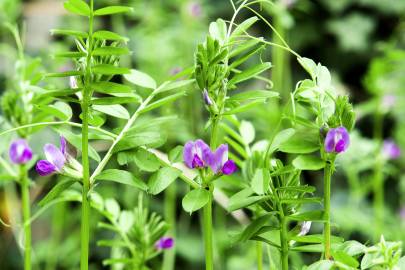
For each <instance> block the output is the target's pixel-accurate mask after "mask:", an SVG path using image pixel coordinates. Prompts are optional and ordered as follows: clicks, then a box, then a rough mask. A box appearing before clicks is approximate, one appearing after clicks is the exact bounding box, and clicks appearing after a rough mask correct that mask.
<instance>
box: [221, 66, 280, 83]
mask: <svg viewBox="0 0 405 270" xmlns="http://www.w3.org/2000/svg"><path fill="white" fill-rule="evenodd" d="M271 67H272V65H271V63H269V62H267V63H262V64H259V65H256V66H254V67H251V68H249V69H246V70H244V71H242V72H241V73H238V74H236V75H234V76H233V78H232V79H231V80H230V81H229V83H228V84H229V85H235V84H237V83H240V82H243V81H246V80H249V79H250V78H253V77H255V76H257V75H259V74H260V73H263V72H264V71H266V70H268V69H269V68H271Z"/></svg>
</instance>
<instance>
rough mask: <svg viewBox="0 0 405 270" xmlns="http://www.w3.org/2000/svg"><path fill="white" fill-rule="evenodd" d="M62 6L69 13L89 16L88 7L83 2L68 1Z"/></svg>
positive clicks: (80, 0) (77, 0)
mask: <svg viewBox="0 0 405 270" xmlns="http://www.w3.org/2000/svg"><path fill="white" fill-rule="evenodd" d="M63 6H64V7H65V9H66V10H67V11H69V12H72V13H74V14H77V15H82V16H87V17H89V16H90V12H91V11H90V7H89V5H88V4H87V3H86V2H84V1H83V0H68V1H66V2H65V3H64V4H63Z"/></svg>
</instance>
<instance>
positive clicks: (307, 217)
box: [288, 210, 325, 221]
mask: <svg viewBox="0 0 405 270" xmlns="http://www.w3.org/2000/svg"><path fill="white" fill-rule="evenodd" d="M288 219H290V220H295V221H324V220H325V218H324V212H323V211H321V210H314V211H308V212H298V213H295V214H292V215H289V216H288Z"/></svg>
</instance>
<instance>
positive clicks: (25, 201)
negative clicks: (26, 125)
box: [20, 165, 31, 270]
mask: <svg viewBox="0 0 405 270" xmlns="http://www.w3.org/2000/svg"><path fill="white" fill-rule="evenodd" d="M20 181H21V182H20V186H21V197H22V208H23V209H22V211H23V222H24V270H31V223H30V222H27V221H29V220H30V217H31V210H30V184H29V179H28V176H27V171H26V168H25V166H24V165H21V166H20Z"/></svg>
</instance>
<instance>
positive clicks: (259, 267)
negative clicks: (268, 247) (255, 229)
mask: <svg viewBox="0 0 405 270" xmlns="http://www.w3.org/2000/svg"><path fill="white" fill-rule="evenodd" d="M256 258H257V270H263V244H262V242H259V241H256Z"/></svg>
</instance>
